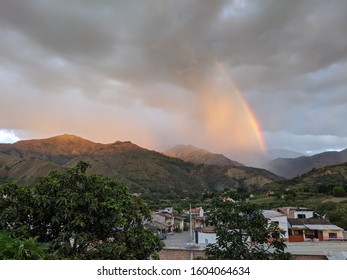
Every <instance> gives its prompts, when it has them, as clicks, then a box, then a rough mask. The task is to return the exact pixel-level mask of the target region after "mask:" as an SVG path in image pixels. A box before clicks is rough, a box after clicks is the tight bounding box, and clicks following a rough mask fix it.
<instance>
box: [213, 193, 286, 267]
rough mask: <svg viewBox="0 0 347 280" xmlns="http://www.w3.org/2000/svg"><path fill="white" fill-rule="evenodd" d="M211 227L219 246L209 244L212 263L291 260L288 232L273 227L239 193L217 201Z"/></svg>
mask: <svg viewBox="0 0 347 280" xmlns="http://www.w3.org/2000/svg"><path fill="white" fill-rule="evenodd" d="M209 210H210V213H209V216H208V221H207V222H208V224H209V225H211V226H213V227H214V230H215V233H216V235H217V242H216V243H215V244H209V245H208V246H207V248H206V254H207V257H208V258H209V259H230V260H265V259H290V258H291V255H290V254H289V253H286V252H285V251H284V250H285V248H286V245H285V243H284V240H283V239H282V237H283V234H284V232H283V231H281V230H280V229H279V228H278V225H276V224H273V223H269V221H268V220H267V219H266V218H265V217H264V216H263V214H262V212H261V211H260V210H257V209H256V208H255V206H254V205H253V204H250V203H248V202H247V201H246V200H245V199H244V198H242V197H241V196H240V195H238V194H237V192H235V191H228V192H226V193H223V194H222V195H220V196H216V197H214V198H213V200H212V202H211V205H210V209H209Z"/></svg>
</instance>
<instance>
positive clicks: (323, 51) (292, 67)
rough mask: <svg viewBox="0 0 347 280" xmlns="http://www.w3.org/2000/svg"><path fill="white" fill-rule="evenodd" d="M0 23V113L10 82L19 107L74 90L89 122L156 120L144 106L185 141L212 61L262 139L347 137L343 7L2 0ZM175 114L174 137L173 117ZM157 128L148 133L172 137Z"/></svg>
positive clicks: (320, 0) (335, 0) (309, 0)
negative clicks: (88, 111)
mask: <svg viewBox="0 0 347 280" xmlns="http://www.w3.org/2000/svg"><path fill="white" fill-rule="evenodd" d="M0 24H1V27H0V34H1V36H2V38H3V40H1V41H0V63H1V64H2V65H1V67H0V80H1V81H3V84H2V85H0V87H1V90H2V91H1V93H0V101H1V105H0V107H2V109H4V108H5V107H6V106H9V107H11V106H13V104H14V103H16V102H15V100H14V99H13V98H8V95H9V94H10V93H11V92H13V91H15V89H16V87H15V81H17V82H20V83H21V87H19V88H20V90H22V91H23V93H17V95H16V98H18V99H17V104H16V105H17V106H18V108H19V109H21V110H24V111H25V106H27V102H28V100H33V102H37V104H40V99H42V98H44V97H47V98H48V100H51V99H50V98H53V99H54V98H58V97H57V96H60V97H59V98H62V97H63V96H69V94H70V92H78V94H79V96H80V98H81V100H82V98H87V99H88V100H89V101H90V102H91V101H92V102H94V104H95V108H96V109H95V114H98V112H99V111H98V110H102V108H104V106H107V107H108V106H114V107H113V108H114V112H113V113H111V112H112V110H111V109H110V113H109V114H110V117H111V116H112V114H113V115H114V116H116V117H117V118H124V119H126V118H127V116H128V115H129V116H130V115H134V110H138V111H141V113H142V114H144V116H145V117H146V118H148V121H153V115H152V113H148V112H149V111H150V110H153V112H156V113H155V114H157V115H158V116H160V118H162V119H163V120H167V121H168V123H169V124H170V125H172V127H175V131H176V132H177V133H176V134H177V135H180V137H181V138H180V139H183V138H185V137H184V133H185V132H186V131H189V129H190V128H191V127H194V126H195V127H200V126H202V122H203V121H204V120H203V118H202V117H201V112H200V111H201V108H199V106H200V105H199V102H201V95H206V94H211V93H206V91H204V90H201V86H200V85H197V84H199V83H200V84H205V85H209V84H213V83H216V81H215V79H216V64H215V61H218V62H220V63H222V64H223V65H224V66H225V68H226V69H227V71H228V73H230V75H231V77H232V78H233V80H235V82H236V84H237V85H238V87H239V89H240V91H241V93H242V94H243V95H244V96H245V97H246V98H247V100H248V101H249V104H250V105H251V107H252V109H253V111H254V112H255V114H256V116H257V117H258V120H259V122H260V124H261V126H262V128H263V130H264V131H267V132H269V133H276V132H278V131H282V130H285V131H287V132H288V133H292V134H294V135H306V134H310V135H327V134H329V135H336V136H339V137H346V136H347V129H344V125H343V120H344V119H346V118H347V115H346V112H345V110H344V107H345V105H346V103H347V100H346V96H347V95H346V87H347V85H346V74H345V73H347V36H346V31H345V30H346V26H347V2H346V1H344V0H332V1H324V0H305V1H302V0H300V1H299V0H294V1H293V0H283V1H277V0H256V1H247V0H244V1H242V0H229V1H228V0H220V1H219V0H218V1H197V0H192V1H183V0H182V1H150V0H148V1H109V0H102V1H96V0H95V1H93V0H88V1H77V0H76V1H58V0H57V1H53V0H51V1H45V0H33V1H25V0H3V1H1V2H0ZM11 80H12V82H11V83H10V81H11ZM210 88H211V89H212V88H213V86H211V87H210ZM24 92H25V93H24ZM21 94H22V95H21ZM24 95H27V96H26V97H21V96H24ZM48 96H56V97H48ZM53 99H52V100H53ZM89 101H88V102H89ZM86 102H87V101H86ZM88 102H87V103H88ZM77 103H78V102H77ZM88 104H89V103H88ZM53 105H54V104H49V102H48V103H46V104H45V106H48V107H49V106H53ZM79 106H80V107H81V110H82V111H83V112H85V111H84V107H82V106H87V105H86V104H85V102H81V103H80V105H79ZM88 106H89V105H88ZM139 106H142V107H141V108H142V109H141V110H139ZM88 108H89V107H88ZM120 108H121V109H120ZM120 110H121V111H120ZM216 110H218V109H216ZM48 111H49V110H48ZM44 112H45V113H47V114H49V112H46V111H44ZM119 112H122V114H120V113H119ZM0 114H1V117H4V115H3V113H0ZM8 114H9V115H8V116H11V117H13V118H15V116H14V114H13V113H11V112H8ZM127 114H128V115H127ZM135 115H136V116H137V117H138V118H140V115H138V114H135ZM17 117H19V115H18V116H17ZM184 117H186V118H187V121H186V122H187V123H189V124H188V125H187V126H185V127H184V128H182V130H181V131H180V130H179V125H177V124H176V123H175V124H173V123H174V122H175V121H174V119H175V118H178V119H180V120H182V121H183V118H184ZM53 119H54V118H53V117H52V121H53ZM154 119H155V118H154ZM134 122H135V120H134ZM162 122H163V121H159V120H158V123H156V125H157V126H158V131H156V129H155V125H154V124H153V126H151V131H152V133H153V135H157V136H158V137H161V138H162V139H164V140H163V141H167V140H165V139H169V138H170V140H172V139H173V138H174V137H173V136H172V135H174V134H175V133H172V135H171V134H170V136H167V137H166V136H165V128H164V125H163V124H162ZM11 123H12V124H13V126H14V125H15V124H16V123H15V122H12V121H11V119H10V117H7V118H3V121H2V122H1V124H2V126H3V127H5V126H6V127H8V128H12V127H11ZM159 123H160V124H159ZM22 125H24V121H23V123H22ZM21 128H22V127H21ZM199 129H200V128H199ZM163 131H164V132H163ZM129 135H130V134H129ZM185 139H187V140H192V141H193V139H192V138H190V137H188V136H186V138H185ZM177 140H178V141H179V139H177ZM195 140H196V141H197V139H195ZM268 141H269V142H271V141H270V140H268ZM346 145H347V144H346Z"/></svg>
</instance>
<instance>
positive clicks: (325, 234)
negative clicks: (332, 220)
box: [323, 230, 344, 240]
mask: <svg viewBox="0 0 347 280" xmlns="http://www.w3.org/2000/svg"><path fill="white" fill-rule="evenodd" d="M330 232H334V233H336V234H337V238H330V237H329V233H330ZM343 239H344V236H343V232H342V231H334V230H323V240H343Z"/></svg>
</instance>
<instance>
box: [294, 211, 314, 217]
mask: <svg viewBox="0 0 347 280" xmlns="http://www.w3.org/2000/svg"><path fill="white" fill-rule="evenodd" d="M300 214H301V215H302V214H303V215H305V219H308V218H312V217H313V211H305V210H296V211H294V218H298V215H300Z"/></svg>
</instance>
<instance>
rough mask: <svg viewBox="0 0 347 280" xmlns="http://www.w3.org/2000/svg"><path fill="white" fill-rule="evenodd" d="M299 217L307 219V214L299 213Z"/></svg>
mask: <svg viewBox="0 0 347 280" xmlns="http://www.w3.org/2000/svg"><path fill="white" fill-rule="evenodd" d="M298 218H299V219H306V215H305V214H298Z"/></svg>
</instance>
